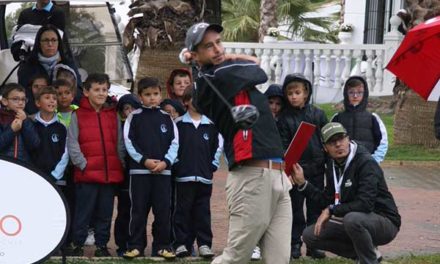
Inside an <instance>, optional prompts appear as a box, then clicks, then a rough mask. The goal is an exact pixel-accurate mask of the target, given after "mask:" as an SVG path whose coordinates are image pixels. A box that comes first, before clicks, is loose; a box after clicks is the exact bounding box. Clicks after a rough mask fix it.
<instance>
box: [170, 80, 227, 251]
mask: <svg viewBox="0 0 440 264" xmlns="http://www.w3.org/2000/svg"><path fill="white" fill-rule="evenodd" d="M182 99H183V102H184V104H185V106H186V108H187V109H188V112H187V113H186V114H184V115H183V116H181V117H179V118H178V119H177V120H176V125H177V128H178V130H179V152H178V156H177V160H178V161H177V162H176V163H175V164H174V166H173V174H174V177H175V181H176V186H175V188H176V190H175V193H176V196H175V200H174V202H175V209H174V210H175V211H174V213H173V218H174V233H175V236H176V237H175V240H176V241H175V247H176V256H178V257H185V256H189V255H190V253H191V252H190V251H189V250H191V248H192V244H193V241H194V237H193V236H194V235H195V236H196V237H195V238H196V239H197V244H198V247H199V255H200V256H201V257H204V258H211V257H213V256H214V253H213V252H212V250H211V247H212V230H211V209H210V201H211V195H212V178H213V173H214V172H215V171H216V170H217V169H218V167H219V159H220V156H221V153H222V151H223V138H222V137H221V135H220V134H219V132H218V131H217V129H216V127H215V125H214V124H213V123H212V121H211V120H209V119H208V118H207V117H206V116H204V115H201V114H200V113H198V112H197V110H196V109H195V107H194V105H193V104H192V90H189V89H188V90H186V91H185V93H184V95H183V98H182Z"/></svg>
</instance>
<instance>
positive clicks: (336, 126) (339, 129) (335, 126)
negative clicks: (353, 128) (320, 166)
mask: <svg viewBox="0 0 440 264" xmlns="http://www.w3.org/2000/svg"><path fill="white" fill-rule="evenodd" d="M337 134H347V130H345V128H344V126H343V125H341V124H340V123H337V122H330V123H328V124H327V125H325V126H323V127H322V129H321V135H322V141H323V142H324V143H327V142H328V141H329V139H330V138H331V137H333V136H334V135H337Z"/></svg>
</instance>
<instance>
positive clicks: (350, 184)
mask: <svg viewBox="0 0 440 264" xmlns="http://www.w3.org/2000/svg"><path fill="white" fill-rule="evenodd" d="M352 152H354V155H353V158H352V159H351V160H348V159H347V161H346V162H347V163H348V164H346V171H345V173H344V174H343V179H342V183H341V192H340V204H338V205H336V206H335V207H334V209H333V214H334V215H335V216H337V217H344V216H345V215H346V214H348V213H350V212H363V213H370V212H374V213H376V214H379V215H381V216H383V217H386V218H388V219H389V220H390V221H391V222H392V223H393V224H394V225H395V226H396V227H397V228H399V227H400V224H401V219H400V215H399V212H398V210H397V206H396V203H395V202H394V198H393V196H392V194H391V193H390V191H389V190H388V186H387V183H386V181H385V177H384V175H383V171H382V169H381V168H380V166H379V164H378V163H377V162H375V161H374V159H373V158H372V157H371V155H370V153H369V152H368V150H367V149H365V147H363V146H361V145H358V144H356V143H355V142H351V143H350V153H352ZM333 166H334V161H333V160H332V159H330V160H329V161H328V163H327V170H326V181H327V183H326V186H325V188H324V190H323V191H320V190H319V189H317V188H316V187H315V186H313V185H312V184H311V183H309V182H308V183H306V185H305V186H304V187H303V188H304V189H302V190H300V191H303V192H304V194H305V195H306V196H307V197H310V198H311V199H313V200H315V201H316V202H317V203H318V204H319V205H320V206H321V208H322V209H324V208H325V207H327V206H329V205H330V204H334V202H335V200H334V197H335V183H334V178H333Z"/></svg>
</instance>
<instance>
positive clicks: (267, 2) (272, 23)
mask: <svg viewBox="0 0 440 264" xmlns="http://www.w3.org/2000/svg"><path fill="white" fill-rule="evenodd" d="M276 12H277V0H261V5H260V27H259V29H258V41H259V42H263V37H264V35H266V32H267V29H268V28H270V27H278V23H277V16H276Z"/></svg>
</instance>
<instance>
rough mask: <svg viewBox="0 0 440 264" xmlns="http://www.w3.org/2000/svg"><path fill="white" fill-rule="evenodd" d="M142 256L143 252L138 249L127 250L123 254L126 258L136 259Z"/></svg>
mask: <svg viewBox="0 0 440 264" xmlns="http://www.w3.org/2000/svg"><path fill="white" fill-rule="evenodd" d="M140 256H141V252H140V251H139V250H137V249H132V250H127V251H126V252H125V253H124V255H122V257H123V258H125V259H134V258H137V257H140Z"/></svg>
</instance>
